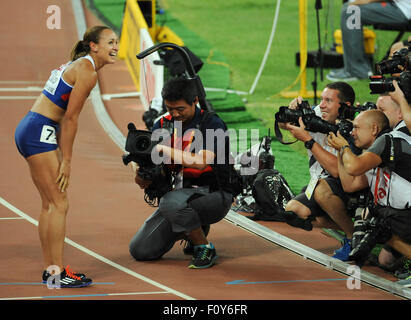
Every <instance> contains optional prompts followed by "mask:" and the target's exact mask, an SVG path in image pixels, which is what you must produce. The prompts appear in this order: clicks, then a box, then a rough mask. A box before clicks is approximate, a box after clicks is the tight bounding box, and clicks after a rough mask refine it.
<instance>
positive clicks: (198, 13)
mask: <svg viewBox="0 0 411 320" xmlns="http://www.w3.org/2000/svg"><path fill="white" fill-rule="evenodd" d="M88 2H89V4H94V5H95V7H96V8H97V9H98V10H99V12H100V14H101V15H102V16H104V18H105V20H104V21H109V22H110V23H111V24H112V25H114V26H115V27H117V28H118V30H119V28H120V26H121V18H122V13H123V5H124V0H118V1H113V0H88ZM298 3H299V2H298V1H282V2H281V7H280V14H279V19H278V24H277V28H276V33H275V37H274V42H273V44H272V47H271V50H270V53H269V56H268V60H267V63H266V66H265V69H264V71H263V73H262V75H261V78H260V80H259V82H258V85H257V87H256V90H255V92H254V94H252V95H246V96H238V95H235V94H226V93H221V92H220V93H214V92H207V98H208V99H209V100H211V102H212V104H213V105H214V107H215V109H216V110H217V111H218V113H219V115H220V116H221V117H222V118H223V119H224V120H225V121H226V122H227V125H228V126H229V127H230V128H235V129H240V128H258V129H260V134H261V135H265V134H266V133H267V130H268V128H271V132H272V134H273V133H274V132H273V124H274V114H275V112H276V111H277V110H278V108H279V106H282V105H288V103H289V101H290V99H288V98H283V97H282V96H281V95H280V94H279V93H280V92H281V91H282V90H284V89H285V88H287V87H289V86H290V85H291V84H292V83H293V82H294V81H295V80H296V78H297V76H298V74H299V71H300V69H299V67H298V66H297V65H296V63H295V53H296V52H297V51H299V50H300V48H299V16H298V12H299V8H298ZM314 3H315V0H308V12H307V26H308V27H307V38H308V40H307V44H308V50H309V51H311V50H317V48H318V43H317V30H316V15H315V10H314ZM329 3H332V6H333V8H332V10H329V7H328V6H329ZM157 4H158V5H159V6H160V7H162V8H163V9H165V12H166V13H165V14H162V15H157V22H158V24H160V25H161V24H165V25H167V26H169V27H170V28H171V29H172V30H173V31H174V32H176V33H177V34H178V35H179V36H180V37H181V38H182V39H183V40H184V42H185V45H186V46H187V47H189V48H190V49H191V50H192V51H193V52H194V53H195V54H196V55H198V56H199V57H200V58H201V59H202V60H203V62H204V66H203V68H202V69H201V70H200V72H199V75H200V77H201V79H202V81H203V84H204V86H205V87H214V88H230V89H234V90H238V91H245V92H249V90H250V88H251V86H252V83H253V81H254V79H255V77H256V75H257V72H258V69H259V67H260V64H261V61H262V58H263V56H264V52H265V50H266V46H267V43H268V39H269V36H270V32H271V27H272V23H273V17H274V12H275V7H276V4H277V1H273V0H259V1H250V0H224V1H216V0H201V1H186V0H163V1H158V2H157ZM323 5H324V8H323V9H322V10H320V21H321V42H322V44H323V45H325V44H326V45H328V46H331V45H332V44H333V39H332V36H333V35H332V32H333V30H334V29H339V22H340V18H339V15H340V8H341V5H342V4H341V1H323ZM327 13H330V14H329V15H328V17H326V16H327ZM325 21H328V28H326V26H325ZM375 32H376V45H377V51H376V53H375V55H374V60H375V61H379V60H380V59H381V58H382V57H383V56H384V54H385V51H386V50H387V48H388V46H389V45H390V43H391V42H392V41H393V39H394V38H395V36H396V33H395V32H388V31H379V30H376V31H375ZM326 39H327V41H325V40H326ZM327 72H328V70H324V81H321V79H320V78H319V76H318V79H317V81H318V89H319V90H320V89H323V88H324V87H325V85H326V84H327V83H328V82H329V81H328V80H326V78H325V75H326V74H327ZM306 80H307V87H306V89H307V90H312V86H311V82H312V81H313V80H314V70H313V69H310V68H309V69H307V75H306ZM351 84H352V86H353V88H354V89H355V92H356V95H357V99H356V100H357V101H358V102H360V103H363V102H366V101H374V102H375V100H376V97H375V96H373V95H370V94H369V88H368V80H362V81H356V82H352V83H351ZM287 91H297V92H298V91H300V82H298V83H297V84H296V85H295V86H294V87H292V88H288V89H287ZM243 99H244V101H246V102H243ZM308 100H309V103H310V104H311V105H312V104H313V102H314V101H313V99H308ZM247 120H248V121H247ZM286 139H287V140H291V137H290V136H289V135H286ZM272 148H273V152H274V155H275V157H276V163H275V165H276V168H277V169H278V170H279V171H280V172H282V173H283V174H284V176H285V178H286V179H287V181H288V182H289V184H290V186H291V188H292V190H293V191H294V192H298V191H299V190H300V189H301V187H302V186H304V185H305V184H306V183H307V181H308V180H309V174H308V164H307V156H306V150H305V149H304V147H303V146H302V144H301V143H296V144H292V145H291V146H286V145H282V144H280V143H279V142H278V141H276V140H275V139H274V140H273V143H272Z"/></svg>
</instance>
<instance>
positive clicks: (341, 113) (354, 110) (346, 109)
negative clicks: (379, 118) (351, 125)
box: [337, 102, 377, 120]
mask: <svg viewBox="0 0 411 320" xmlns="http://www.w3.org/2000/svg"><path fill="white" fill-rule="evenodd" d="M340 105H341V107H340V108H339V109H338V117H337V119H349V120H354V118H355V117H356V116H358V114H359V113H360V112H363V111H366V110H372V109H377V105H376V104H375V103H374V102H365V103H364V104H363V105H359V106H349V105H347V104H346V103H344V102H340Z"/></svg>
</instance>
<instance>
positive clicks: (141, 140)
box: [123, 123, 172, 206]
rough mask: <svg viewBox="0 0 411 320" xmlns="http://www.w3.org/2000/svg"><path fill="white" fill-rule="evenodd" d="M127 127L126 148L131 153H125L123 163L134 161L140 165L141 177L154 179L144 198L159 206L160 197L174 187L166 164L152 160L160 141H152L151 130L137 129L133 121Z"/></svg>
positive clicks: (145, 191) (149, 179) (149, 202)
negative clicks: (153, 152)
mask: <svg viewBox="0 0 411 320" xmlns="http://www.w3.org/2000/svg"><path fill="white" fill-rule="evenodd" d="M127 128H128V134H127V139H126V147H125V149H126V151H128V152H129V153H128V154H124V155H123V163H124V165H128V164H129V163H130V162H131V161H134V162H135V163H137V165H138V167H139V168H138V172H137V174H138V175H139V177H140V178H142V179H143V180H146V181H152V182H151V184H150V185H149V186H148V187H147V188H146V189H144V193H145V195H144V200H145V201H146V202H147V203H148V204H150V205H151V206H157V205H158V202H159V200H160V198H161V197H162V196H163V195H164V194H166V193H167V192H168V191H170V190H171V188H172V184H171V173H170V172H169V171H168V170H167V168H166V167H165V166H164V164H155V163H154V162H153V161H152V156H151V155H152V150H153V148H154V147H155V145H156V144H157V143H159V142H160V141H152V139H151V132H150V131H145V130H137V129H136V126H135V125H134V124H133V123H129V124H128V127H127Z"/></svg>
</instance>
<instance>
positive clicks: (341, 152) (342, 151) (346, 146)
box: [340, 144, 350, 155]
mask: <svg viewBox="0 0 411 320" xmlns="http://www.w3.org/2000/svg"><path fill="white" fill-rule="evenodd" d="M346 148H348V149H349V148H350V146H349V145H348V144H346V145H345V146H342V147H341V149H340V154H341V155H342V154H343V153H344V150H345V149H346Z"/></svg>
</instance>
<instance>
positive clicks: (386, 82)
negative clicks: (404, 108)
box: [369, 48, 411, 103]
mask: <svg viewBox="0 0 411 320" xmlns="http://www.w3.org/2000/svg"><path fill="white" fill-rule="evenodd" d="M398 66H401V68H398ZM410 66H411V53H410V51H409V48H402V49H401V50H398V51H396V52H395V53H394V54H393V56H392V58H391V59H387V60H382V61H380V62H378V63H376V70H377V73H378V74H377V75H373V76H370V80H371V82H370V83H369V87H370V90H371V92H370V93H371V94H380V93H386V92H392V91H395V88H394V84H393V81H394V80H396V81H397V82H398V86H399V87H400V89H401V90H402V92H403V93H404V96H405V99H407V101H408V103H411V71H410V70H409V67H410ZM398 73H399V76H394V77H384V76H383V75H384V74H398Z"/></svg>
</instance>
